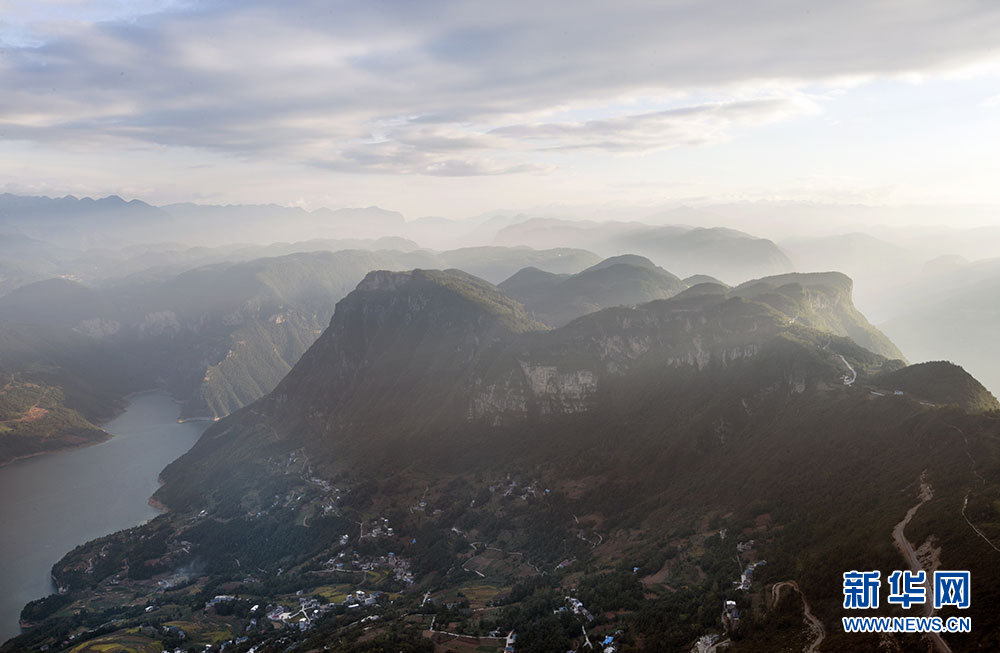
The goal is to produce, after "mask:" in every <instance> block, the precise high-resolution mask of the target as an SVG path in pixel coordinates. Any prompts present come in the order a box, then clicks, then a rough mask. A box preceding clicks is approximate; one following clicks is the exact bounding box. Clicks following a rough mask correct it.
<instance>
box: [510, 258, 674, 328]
mask: <svg viewBox="0 0 1000 653" xmlns="http://www.w3.org/2000/svg"><path fill="white" fill-rule="evenodd" d="M499 287H500V289H501V290H503V291H504V292H506V293H507V294H509V295H510V296H511V297H513V298H514V299H516V300H518V301H520V302H522V303H523V304H524V305H525V307H526V308H527V309H528V311H530V312H531V313H532V314H533V315H535V316H537V317H538V319H540V320H541V321H542V322H545V323H546V324H548V325H550V326H562V325H564V324H566V323H567V322H569V321H570V320H573V319H575V318H577V317H580V316H581V315H586V314H587V313H593V312H594V311H596V310H599V309H602V308H608V307H611V306H620V305H624V304H644V303H646V302H648V301H652V300H654V299H666V298H668V297H672V296H674V295H676V294H677V293H678V292H680V291H681V290H683V289H684V287H685V286H684V284H683V283H682V282H681V280H680V279H678V278H677V277H675V276H674V275H672V274H670V273H669V272H667V271H666V270H664V269H663V268H660V267H658V266H656V265H654V264H653V262H652V261H650V260H649V259H647V258H644V257H642V256H635V255H623V256H615V257H612V258H608V259H605V260H603V261H601V262H600V263H598V264H596V265H592V266H590V267H589V268H587V269H586V270H583V271H582V272H578V273H577V274H574V275H555V274H552V273H548V272H542V271H541V270H538V269H537V268H524V269H523V270H520V271H518V272H517V273H516V274H514V275H513V276H511V277H510V278H509V279H507V280H506V281H504V282H502V283H501V284H500V286H499Z"/></svg>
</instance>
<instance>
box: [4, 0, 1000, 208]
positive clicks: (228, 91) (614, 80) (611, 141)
mask: <svg viewBox="0 0 1000 653" xmlns="http://www.w3.org/2000/svg"><path fill="white" fill-rule="evenodd" d="M997 34H1000V3H998V2H995V1H993V0H937V1H929V0H908V1H905V2H904V1H902V0H894V1H881V0H839V1H838V2H810V1H803V0H741V1H732V2H724V1H717V2H706V1H702V0H691V1H682V0H671V1H667V2H639V1H635V0H617V1H615V2H607V1H604V2H590V1H588V0H578V1H574V2H569V3H540V2H520V1H516V0H512V1H505V2H490V3H486V2H472V1H465V2H412V1H411V0H398V1H382V0H364V1H361V0H358V1H355V2H331V1H323V2H310V1H295V0H289V1H286V2H280V3H276V2H263V1H255V0H233V1H231V2H230V1H219V2H210V1H193V0H177V1H171V0H131V1H126V0H118V1H104V2H85V1H83V0H0V89H2V91H0V192H13V193H20V194H46V195H63V194H67V193H71V194H75V195H91V196H103V195H108V194H118V195H121V196H123V197H126V198H133V197H138V198H141V199H144V200H146V201H149V202H152V203H157V204H164V203H169V202H175V201H196V202H204V203H276V204H282V205H300V206H304V207H306V208H316V207H319V206H331V207H341V206H367V205H379V206H382V207H385V208H389V209H394V210H399V211H401V212H403V213H404V214H406V215H407V216H408V217H416V216H424V215H435V216H444V217H464V216H469V215H475V214H479V213H483V212H486V211H491V210H495V209H508V210H516V209H528V208H532V207H552V206H559V207H569V210H571V209H572V207H575V206H576V207H584V206H590V207H594V206H598V207H615V206H618V207H633V208H634V207H665V206H671V205H679V204H691V205H698V204H711V203H731V202H807V203H820V204H857V203H861V204H870V205H888V206H894V205H912V204H928V205H935V206H937V205H943V206H949V205H987V206H989V205H1000V184H998V183H996V179H997V178H998V177H1000V163H998V162H997V157H996V150H997V145H998V144H1000V123H998V114H1000V46H998V44H1000V39H997V38H996V35H997ZM998 221H1000V217H998Z"/></svg>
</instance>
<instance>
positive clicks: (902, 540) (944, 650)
mask: <svg viewBox="0 0 1000 653" xmlns="http://www.w3.org/2000/svg"><path fill="white" fill-rule="evenodd" d="M933 498H934V488H932V487H931V485H930V483H928V482H927V471H926V470H924V471H923V472H921V474H920V501H919V502H918V503H917V504H916V505H915V506H913V507H912V508H910V509H909V510H907V511H906V516H905V517H903V520H902V521H901V522H899V523H898V524H896V526H895V527H893V529H892V541H893V542H894V543H895V545H896V548H897V549H899V552H900V553H902V554H903V557H904V558H906V562H907V564H909V565H910V569H911V570H913V571H920V570H921V569H923V566H922V565H921V564H920V559H919V558H918V557H917V552H916V551H914V550H913V545H912V544H910V541H909V540H908V539H906V534H905V530H906V526H907V524H909V523H910V520H911V519H913V516H914V515H915V514H917V510H919V509H920V506H922V505H924V504H925V503H927V502H928V501H930V500H931V499H933ZM924 571H926V572H927V580H926V582H924V588H925V589H926V595H927V602H926V603H924V616H925V617H932V616H934V602H933V601H932V600H931V597H932V588H931V582H932V581H931V578H932V576H933V575H934V570H933V569H927V570H924ZM926 636H927V637H928V639H930V640H931V643H932V644H933V645H934V650H936V651H938V653H951V647H950V646H948V643H947V642H945V641H944V639H943V638H942V637H941V635H940V634H939V633H926Z"/></svg>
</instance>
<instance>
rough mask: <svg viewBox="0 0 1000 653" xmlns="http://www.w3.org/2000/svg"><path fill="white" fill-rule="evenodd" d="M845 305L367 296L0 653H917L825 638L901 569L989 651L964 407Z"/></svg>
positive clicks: (423, 291)
mask: <svg viewBox="0 0 1000 653" xmlns="http://www.w3.org/2000/svg"><path fill="white" fill-rule="evenodd" d="M614 267H615V265H614V264H612V265H609V266H607V267H605V268H603V269H605V270H612V269H614ZM531 275H534V276H538V275H537V274H534V273H529V279H528V281H531V279H530V276H531ZM850 287H851V284H850V280H849V279H847V278H846V277H843V275H839V274H819V275H795V276H792V277H778V278H773V279H761V280H759V281H756V282H754V283H752V284H748V285H746V286H745V287H742V288H740V287H737V288H727V287H725V286H723V285H719V284H712V283H711V282H706V283H700V284H698V285H696V286H693V287H691V288H688V289H686V290H684V291H683V292H681V293H680V294H678V295H676V296H674V297H671V298H668V299H661V300H655V301H651V302H647V303H644V304H640V305H637V306H618V307H612V308H606V309H603V310H598V311H596V312H592V313H590V314H587V315H584V316H582V317H580V318H578V319H576V320H574V321H572V322H570V323H569V324H567V325H566V326H563V327H561V328H556V329H548V328H546V327H544V326H543V325H541V324H539V323H537V322H535V321H534V320H533V319H532V318H531V316H530V313H529V312H528V311H526V310H525V308H524V307H523V306H522V305H521V304H520V303H519V302H517V301H516V300H514V299H512V298H510V297H509V296H507V295H506V294H505V293H503V292H502V291H501V289H499V288H497V287H496V286H493V285H492V284H490V283H488V282H486V281H484V280H480V279H477V278H475V277H472V276H470V275H469V274H467V273H464V272H459V271H455V270H446V271H433V270H412V271H408V272H393V271H376V272H370V273H368V274H367V275H366V276H365V278H364V279H363V280H362V281H361V282H360V283H359V284H358V286H357V287H356V288H355V290H354V291H352V292H351V293H349V294H348V295H347V296H346V297H344V298H343V299H342V300H341V301H340V302H338V304H337V306H336V310H335V312H334V314H333V317H332V320H331V322H330V325H329V327H328V328H327V329H326V330H325V331H324V332H323V334H322V335H321V336H320V337H319V338H318V339H317V340H316V342H315V343H314V344H313V345H312V346H311V347H310V348H309V350H308V351H307V352H306V353H305V354H304V355H303V356H302V358H301V359H300V361H299V362H298V363H297V364H296V365H295V366H294V367H293V369H292V370H291V371H290V372H289V373H288V375H287V376H286V377H285V378H284V379H283V380H282V381H281V382H280V383H279V384H278V385H277V387H276V388H275V389H274V390H273V391H272V392H270V393H269V394H267V395H266V396H265V397H263V398H261V399H260V400H258V401H256V402H254V403H253V404H251V405H249V406H247V407H245V408H243V409H241V410H239V411H236V412H235V413H233V414H232V415H230V416H229V417H227V418H225V419H222V420H220V421H219V422H218V423H216V424H215V425H213V426H212V427H210V428H209V429H208V430H207V431H206V432H205V434H204V435H203V437H202V438H201V439H200V440H199V442H198V443H197V444H196V445H195V446H194V447H193V448H192V450H191V451H190V452H188V453H187V454H185V455H184V456H182V457H181V458H180V459H178V460H177V461H175V462H174V463H172V464H171V465H170V466H169V467H168V468H167V469H165V470H164V472H163V474H162V480H163V482H164V484H163V486H162V487H161V488H160V490H159V491H158V492H157V493H156V495H155V498H156V500H157V501H159V502H161V503H163V504H165V505H167V506H169V507H170V509H171V512H169V513H167V514H165V515H162V516H160V517H158V518H157V519H155V520H153V521H151V522H150V523H148V524H146V525H144V526H140V527H137V528H135V529H130V530H128V531H123V532H121V533H117V534H113V535H109V536H107V537H104V538H100V539H98V540H95V541H94V542H90V543H87V544H85V545H82V546H81V547H78V548H77V549H76V550H74V551H73V552H71V553H69V554H68V555H67V556H66V557H64V558H63V559H62V560H60V561H59V562H58V563H57V564H56V565H55V567H54V568H53V577H54V579H55V581H56V583H57V584H58V585H59V587H60V590H61V593H60V594H55V595H53V596H52V597H48V598H47V599H43V600H40V601H36V602H33V603H32V604H29V606H27V607H26V608H25V611H24V612H23V613H22V617H23V618H24V619H25V621H27V622H30V623H32V624H34V627H33V628H32V629H30V630H29V631H28V632H27V633H26V634H24V635H22V636H21V637H20V638H17V639H14V640H12V641H11V642H9V643H8V644H6V645H5V647H4V648H3V650H18V649H35V648H40V647H42V646H46V645H47V646H49V647H50V648H54V649H68V648H71V647H73V646H87V645H94V646H96V645H99V646H107V647H111V646H121V645H124V643H126V642H127V643H128V645H129V646H132V647H138V646H150V647H153V646H156V645H160V646H163V645H165V644H166V643H168V642H170V643H171V645H173V644H172V643H173V642H175V641H177V636H176V632H175V631H174V630H171V629H173V628H178V627H180V628H182V629H183V630H184V632H185V639H184V645H191V646H197V647H201V646H202V645H203V644H205V643H209V644H211V643H212V642H221V641H232V642H233V643H232V644H230V646H233V647H234V650H240V651H242V650H248V649H249V648H251V647H257V648H258V650H267V649H272V648H288V647H290V646H296V647H298V648H302V649H304V650H308V649H311V648H317V647H323V646H326V647H327V648H328V649H329V650H334V651H350V650H366V649H365V648H364V647H366V646H369V647H370V650H380V649H379V647H381V649H382V650H412V651H416V650H427V651H429V650H431V649H432V648H433V647H434V646H435V643H437V644H439V645H440V646H442V647H444V646H447V645H448V643H447V640H448V638H452V639H451V641H452V642H455V645H456V646H457V645H458V644H462V645H463V646H471V647H481V646H488V647H496V646H497V644H498V640H495V639H493V640H491V639H485V636H486V635H487V634H488V633H490V632H491V631H500V632H501V633H507V632H511V631H514V632H515V633H516V634H517V640H516V641H517V650H518V651H522V652H527V653H531V652H533V651H553V650H569V649H573V648H579V647H580V646H582V645H583V642H584V635H587V636H588V637H589V638H590V639H591V640H593V639H594V638H595V637H600V638H603V637H604V636H605V634H607V636H612V637H613V638H614V640H615V642H616V643H617V644H616V645H617V646H619V648H620V650H622V651H635V650H690V649H691V648H692V647H693V646H694V644H695V642H696V640H697V639H698V638H699V637H701V636H702V635H706V634H708V633H712V632H714V633H716V634H720V633H721V636H722V638H724V639H728V640H729V642H730V644H729V648H730V650H733V651H736V652H739V651H760V650H775V649H782V648H790V649H797V648H802V647H809V646H810V645H815V647H816V648H817V649H820V650H831V651H848V650H851V651H857V650H877V649H879V648H880V647H887V648H890V649H892V650H916V649H918V648H921V647H925V645H926V644H927V642H924V641H921V639H920V636H918V635H907V634H897V635H887V636H882V637H877V636H874V635H853V634H846V633H844V632H843V630H842V628H841V627H840V618H841V617H842V616H845V611H844V609H843V593H842V587H843V577H842V575H843V573H844V572H845V570H851V569H859V570H881V571H882V572H883V577H885V576H888V574H889V572H890V571H892V570H893V569H905V568H909V567H910V565H911V564H915V563H914V562H912V561H911V560H909V559H907V558H906V557H905V556H906V555H911V556H913V555H914V554H912V553H906V552H907V551H908V550H909V549H914V550H916V551H918V552H919V555H920V556H921V560H923V561H924V563H923V564H926V565H932V566H934V567H933V568H940V569H965V570H969V571H970V572H971V574H972V579H973V584H974V589H973V597H974V599H973V603H972V606H971V607H970V608H969V609H968V610H965V611H963V612H962V616H969V617H970V618H971V619H972V621H973V623H974V624H975V628H974V629H973V631H972V632H971V633H969V634H965V635H944V636H943V638H944V640H945V641H946V642H947V643H948V644H949V645H951V646H953V647H955V650H959V649H960V648H962V649H977V648H978V649H989V648H990V647H991V646H992V644H991V642H992V641H993V639H992V638H994V637H995V633H996V632H1000V630H998V628H1000V622H998V615H997V613H996V611H995V610H994V609H993V599H994V594H996V591H995V590H994V589H993V588H994V587H996V586H997V584H998V582H1000V567H998V566H997V565H996V564H995V560H996V558H995V557H994V556H995V555H996V550H997V549H996V544H995V543H996V542H998V541H1000V508H998V506H1000V503H998V499H1000V486H998V484H997V480H996V474H995V470H996V469H998V468H1000V429H998V426H997V420H996V418H997V413H996V412H995V411H992V412H982V410H984V409H990V408H991V407H992V408H995V402H993V404H989V399H988V398H987V397H986V396H985V395H983V394H982V393H981V391H979V390H978V389H977V386H976V384H975V383H974V381H973V380H971V378H970V377H968V375H965V373H964V372H962V371H961V370H959V369H957V368H953V367H951V366H943V365H940V364H931V365H924V366H911V367H907V366H906V365H905V363H904V362H902V361H900V360H891V359H888V358H886V357H884V356H882V355H879V354H877V353H875V352H872V351H870V350H868V349H865V348H864V347H862V346H860V345H859V344H858V343H856V342H855V341H854V340H852V339H851V338H850V337H847V336H844V335H840V334H839V333H838V331H847V330H848V328H850V329H855V330H860V333H861V334H862V335H867V336H868V337H872V334H871V333H866V331H865V330H864V329H863V328H862V327H863V326H864V323H860V322H851V318H852V317H853V318H854V319H855V320H856V316H852V314H851V313H850V311H849V308H850V306H849V304H847V302H849V301H850ZM897 386H898V388H899V389H900V390H902V391H903V393H902V394H896V393H895V391H894V390H893V391H892V392H885V389H886V388H887V387H890V388H893V387H897ZM949 393H950V394H949ZM984 402H986V403H984ZM966 407H969V408H975V409H976V410H975V411H971V412H970V411H969V410H966V409H965V408H966ZM894 537H895V538H897V540H899V539H900V538H902V540H903V541H905V546H903V545H902V544H900V546H901V547H902V548H901V549H897V548H896V545H894ZM901 551H902V552H901ZM765 561H766V564H765ZM741 575H742V578H741ZM783 588H785V591H784V592H782V589H783ZM359 589H360V590H362V592H363V596H364V597H367V596H369V595H371V596H373V597H374V598H373V600H372V604H371V605H362V603H363V602H362V603H358V605H357V607H353V604H351V603H350V600H354V601H358V599H357V596H358V595H357V594H356V592H357V590H359ZM348 594H350V595H351V599H350V600H345V599H347V595H348ZM227 596H232V597H233V598H231V599H229V598H226V597H227ZM219 597H222V598H219ZM565 597H571V598H572V599H573V601H567V599H566V598H565ZM726 601H734V602H735V605H736V607H737V610H738V611H739V613H740V619H739V620H738V621H733V620H732V618H731V616H726V617H725V618H723V614H722V613H723V609H724V606H725V602H726ZM803 604H804V605H805V606H806V610H807V612H805V613H804V612H803V607H802V606H803ZM104 606H109V607H104ZM252 606H257V608H253V607H252ZM262 606H267V607H266V608H265V610H264V611H260V612H259V611H257V610H258V609H259V608H260V607H262ZM289 606H292V607H289ZM85 607H86V608H87V610H82V608H85ZM561 607H565V608H567V609H566V610H560V608H561ZM279 608H280V609H279ZM303 610H304V611H305V612H303ZM915 610H916V609H915ZM264 612H266V613H268V614H269V615H270V616H269V617H268V618H267V619H266V620H265V617H264V614H263V613H264ZM302 614H307V615H308V617H301V618H303V619H306V621H304V622H300V621H298V620H299V619H300V615H302ZM848 614H849V613H848ZM871 614H874V615H897V616H898V615H901V614H910V615H913V614H915V612H914V611H911V612H909V613H906V612H904V611H902V610H901V609H899V608H894V607H892V606H889V605H885V604H883V607H882V608H880V609H879V610H877V611H872V612H871ZM921 614H922V613H921ZM954 614H956V611H955V610H954V609H950V608H949V609H946V610H943V611H941V615H942V616H952V615H954ZM587 615H589V617H588V616H587ZM807 617H808V619H811V620H815V622H811V621H807V619H806V618H807ZM432 622H433V624H437V627H436V629H435V630H436V631H442V632H428V628H429V627H433V626H432ZM810 623H819V624H820V626H819V629H818V630H817V629H816V627H815V625H813V626H810ZM444 631H446V632H447V633H458V634H463V639H461V640H456V639H454V636H452V635H447V634H446V633H445V632H444ZM69 633H73V634H75V635H76V637H77V639H76V640H74V641H72V642H71V641H69V640H68V639H67V638H68V635H69ZM480 636H483V639H479V637H480ZM243 637H246V638H247V639H246V640H244V639H242V638H243ZM84 640H85V641H84ZM499 641H500V642H502V639H501V640H499ZM371 647H374V648H371Z"/></svg>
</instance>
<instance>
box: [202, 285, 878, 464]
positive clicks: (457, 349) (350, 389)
mask: <svg viewBox="0 0 1000 653" xmlns="http://www.w3.org/2000/svg"><path fill="white" fill-rule="evenodd" d="M813 281H814V283H813V285H812V287H811V288H810V290H809V292H803V290H802V285H801V284H791V285H789V284H781V285H780V286H779V287H778V288H777V289H774V288H773V287H771V286H770V285H767V286H765V287H764V288H762V289H758V292H755V293H749V292H748V293H746V294H748V295H751V296H750V297H742V296H739V295H735V294H734V293H731V292H729V291H725V290H724V291H723V292H719V293H682V294H681V295H679V296H677V297H674V298H671V299H667V300H658V301H653V302H649V303H647V304H643V305H640V306H636V307H619V308H612V309H606V310H603V311H598V312H596V313H592V314H590V315H586V316H584V317H582V318H579V319H577V320H575V321H573V322H572V323H571V324H569V325H567V326H565V327H563V328H561V329H556V330H548V329H546V327H545V326H544V325H542V324H539V323H537V322H534V321H533V320H532V319H530V318H529V317H528V316H527V314H526V313H525V311H524V309H523V307H522V306H521V305H520V304H519V303H517V302H516V301H514V300H512V299H511V298H510V297H508V296H506V295H505V294H503V293H502V292H500V291H499V290H498V289H497V288H496V287H494V286H492V285H490V284H488V283H486V282H484V281H482V280H480V279H477V278H475V277H472V276H470V275H467V274H465V273H462V272H458V271H444V272H441V271H423V270H414V271H412V272H384V271H379V272H372V273H370V274H368V275H367V276H366V277H365V279H364V280H363V281H362V282H361V283H360V284H359V285H358V287H357V288H356V290H355V291H354V292H352V293H350V294H349V295H348V296H347V297H346V298H344V299H343V300H342V301H341V302H339V303H338V305H337V308H336V311H335V313H334V316H333V319H332V321H331V323H330V327H329V328H328V329H327V330H326V332H324V334H323V335H322V336H321V337H320V338H319V339H318V340H317V342H316V343H315V344H314V345H313V346H312V347H311V348H310V349H309V351H308V352H307V353H306V354H305V355H304V356H303V358H302V360H301V361H300V363H299V364H298V365H296V367H295V368H294V369H293V370H292V372H291V373H289V374H288V376H287V377H286V378H285V379H284V380H283V381H282V382H281V383H280V384H279V385H278V387H277V388H276V389H275V390H274V392H272V393H271V394H270V395H269V396H268V397H266V398H265V399H264V400H262V401H261V402H258V404H255V405H254V407H253V411H251V412H252V413H253V414H254V416H255V417H253V419H252V421H253V422H255V423H256V422H260V421H261V418H262V419H263V421H264V422H266V424H267V425H268V427H267V428H265V429H257V430H256V431H253V432H255V433H258V434H261V433H264V434H266V435H267V437H268V438H278V439H279V440H292V441H295V442H300V443H305V444H307V445H308V446H309V447H311V448H312V449H314V450H316V451H320V452H332V451H337V452H338V455H340V454H344V452H348V451H352V450H353V451H358V452H360V451H365V450H368V449H370V448H372V447H376V446H383V447H390V448H392V447H393V446H396V445H399V443H404V442H405V443H409V444H408V446H409V445H413V446H416V445H414V443H416V442H420V441H421V440H422V439H425V438H442V437H462V436H461V435H457V434H459V433H461V432H462V431H463V430H464V429H468V428H470V427H472V426H473V425H485V426H487V427H501V426H506V425H512V424H524V423H527V422H539V421H541V422H544V421H546V420H553V419H559V418H561V417H565V416H571V415H576V414H580V413H586V412H588V411H592V410H595V409H596V410H603V409H604V400H603V399H602V396H603V394H606V393H608V392H615V391H616V388H620V387H622V386H623V384H628V383H632V382H634V380H635V379H640V378H643V379H646V378H648V379H650V381H648V382H645V383H646V384H647V385H649V384H653V385H655V384H656V383H663V382H666V381H667V380H671V379H674V380H676V379H683V378H688V377H690V376H691V375H712V374H726V373H727V370H740V369H744V368H746V369H750V367H749V366H753V370H754V371H753V376H754V381H753V383H755V384H757V385H759V386H760V387H767V388H768V389H769V390H768V391H769V392H778V393H779V394H783V395H786V396H787V395H791V394H796V393H801V392H805V391H806V390H808V389H810V388H817V387H831V386H835V385H837V384H839V383H841V377H842V375H843V374H844V373H845V368H844V364H843V363H842V362H841V361H840V359H839V355H840V354H843V355H844V356H845V360H847V361H850V365H851V366H852V367H853V368H854V369H857V370H860V371H862V372H864V371H865V370H872V371H877V370H880V369H882V367H883V366H884V365H885V364H886V361H885V359H884V358H882V357H880V356H877V355H874V354H872V353H871V352H868V351H865V350H864V349H862V348H860V347H857V346H856V345H854V344H853V343H851V342H850V341H847V340H843V339H838V340H837V341H836V342H834V337H835V336H834V333H828V332H826V331H820V330H818V329H816V328H814V327H813V326H812V325H813V324H815V323H816V321H815V320H814V319H813V320H811V321H810V320H805V319H802V317H801V316H803V315H810V316H811V315H813V314H814V313H815V314H820V315H822V314H826V313H829V312H830V311H832V310H839V309H837V308H836V307H834V302H837V301H843V300H842V299H841V298H840V297H841V294H842V293H843V292H844V288H842V287H838V286H837V283H840V282H841V279H839V278H833V279H832V281H833V282H834V283H833V284H832V287H826V286H824V285H823V284H821V283H819V281H822V279H820V280H813ZM849 283H850V282H849V280H847V289H846V291H847V292H848V293H849ZM848 301H849V294H848ZM831 343H833V347H832V348H831ZM654 390H655V388H654ZM240 420H243V422H244V423H246V422H247V419H246V417H239V416H237V419H236V423H240ZM220 428H221V427H220ZM477 428H478V427H477ZM251 430H252V429H251ZM244 431H246V429H244ZM446 433H451V434H453V435H450V436H445V435H443V434H446ZM377 443H381V445H378V444H377ZM393 443H395V444H393ZM400 446H401V445H400ZM196 449H197V448H196ZM359 455H360V454H359Z"/></svg>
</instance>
